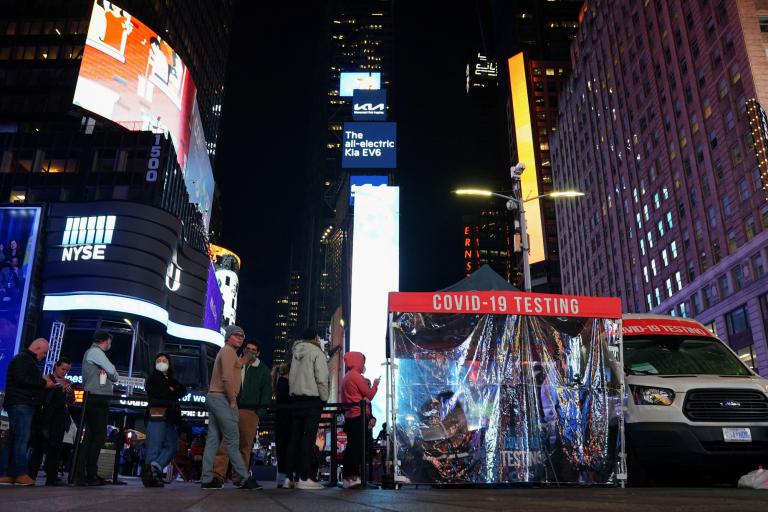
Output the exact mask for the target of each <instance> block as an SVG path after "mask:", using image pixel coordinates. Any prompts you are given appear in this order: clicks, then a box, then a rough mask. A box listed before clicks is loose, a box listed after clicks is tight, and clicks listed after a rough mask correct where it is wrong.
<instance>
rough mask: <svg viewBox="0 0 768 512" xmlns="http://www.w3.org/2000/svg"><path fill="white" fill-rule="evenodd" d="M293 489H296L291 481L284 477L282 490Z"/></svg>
mask: <svg viewBox="0 0 768 512" xmlns="http://www.w3.org/2000/svg"><path fill="white" fill-rule="evenodd" d="M294 487H296V484H295V483H293V480H291V479H290V478H288V477H285V480H284V481H283V489H293V488H294Z"/></svg>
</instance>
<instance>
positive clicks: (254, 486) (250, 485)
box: [237, 478, 264, 491]
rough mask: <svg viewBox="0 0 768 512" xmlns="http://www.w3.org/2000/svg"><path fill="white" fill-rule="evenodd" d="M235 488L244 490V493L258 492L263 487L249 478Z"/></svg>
mask: <svg viewBox="0 0 768 512" xmlns="http://www.w3.org/2000/svg"><path fill="white" fill-rule="evenodd" d="M237 488H238V489H245V490H246V491H260V490H262V489H263V488H264V487H262V486H261V484H260V483H259V482H257V481H256V480H254V479H253V478H249V479H247V480H246V481H245V482H242V483H241V484H240V485H238V486H237Z"/></svg>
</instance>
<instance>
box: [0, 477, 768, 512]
mask: <svg viewBox="0 0 768 512" xmlns="http://www.w3.org/2000/svg"><path fill="white" fill-rule="evenodd" d="M125 480H127V481H128V485H122V486H111V485H110V486H105V487H91V488H73V487H34V488H30V487H27V488H23V487H15V486H14V487H2V488H0V510H2V511H3V512H11V511H17V510H18V511H24V512H47V511H51V512H63V511H70V510H72V511H78V512H86V511H98V512H122V511H132V512H133V511H142V512H155V511H158V512H175V511H212V512H217V511H222V512H236V511H240V510H243V511H258V512H272V511H280V512H284V511H308V512H323V511H333V512H347V511H350V512H352V511H355V512H357V511H398V512H400V511H402V512H410V511H413V512H421V511H446V512H451V511H456V512H463V511H468V510H483V511H494V512H498V511H502V510H515V511H528V510H530V511H542V512H543V511H546V512H553V511H561V510H564V511H590V512H598V511H625V510H626V511H642V512H650V511H657V510H670V511H680V512H686V511H691V512H694V511H695V512H708V511H720V510H727V511H738V512H741V511H759V510H765V508H766V505H767V504H768V491H753V490H742V489H735V488H649V489H618V488H584V487H579V488H559V489H558V488H539V489H518V488H513V489H432V488H429V487H424V486H422V487H419V488H412V487H406V488H403V489H401V490H398V491H389V490H378V489H370V490H344V489H340V488H335V489H323V490H319V491H300V490H287V489H276V488H275V487H274V484H272V485H266V486H265V487H266V488H265V489H264V490H262V491H243V490H239V489H235V488H233V487H231V486H229V485H228V486H225V488H224V489H222V490H218V491H205V490H202V489H200V485H199V484H193V483H185V482H175V483H173V484H169V485H166V487H165V488H163V489H145V488H143V487H141V485H140V484H139V483H138V482H137V481H136V479H130V478H129V479H125Z"/></svg>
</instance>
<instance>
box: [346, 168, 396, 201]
mask: <svg viewBox="0 0 768 512" xmlns="http://www.w3.org/2000/svg"><path fill="white" fill-rule="evenodd" d="M388 184H389V177H387V176H358V175H354V176H350V177H349V204H350V205H354V204H355V187H362V186H363V185H373V186H374V187H378V186H381V185H388Z"/></svg>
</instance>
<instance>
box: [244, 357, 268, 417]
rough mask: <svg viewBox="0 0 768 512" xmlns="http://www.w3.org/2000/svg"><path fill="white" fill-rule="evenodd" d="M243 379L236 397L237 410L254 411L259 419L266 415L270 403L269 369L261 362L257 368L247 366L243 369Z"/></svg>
mask: <svg viewBox="0 0 768 512" xmlns="http://www.w3.org/2000/svg"><path fill="white" fill-rule="evenodd" d="M243 373H244V374H245V377H244V378H243V385H242V387H241V388H240V394H239V395H237V407H238V409H251V410H254V411H256V415H257V416H258V417H259V418H263V417H264V416H265V415H266V414H267V409H266V405H267V404H269V403H270V402H272V375H271V374H270V373H269V368H267V365H265V364H264V363H262V362H259V364H258V366H253V365H250V364H249V365H247V366H246V367H245V369H244V372H243Z"/></svg>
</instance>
